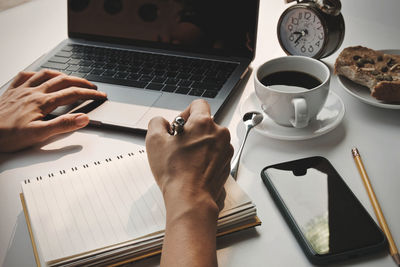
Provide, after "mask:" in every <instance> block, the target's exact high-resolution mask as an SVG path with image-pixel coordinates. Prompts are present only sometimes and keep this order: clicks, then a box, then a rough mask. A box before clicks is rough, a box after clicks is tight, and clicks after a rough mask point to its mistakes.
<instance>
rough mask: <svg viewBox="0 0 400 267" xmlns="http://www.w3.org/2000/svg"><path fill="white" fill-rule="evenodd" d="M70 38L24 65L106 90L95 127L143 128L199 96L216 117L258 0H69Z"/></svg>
mask: <svg viewBox="0 0 400 267" xmlns="http://www.w3.org/2000/svg"><path fill="white" fill-rule="evenodd" d="M67 5H68V37H69V38H68V39H66V40H64V41H63V42H62V43H60V44H59V45H58V46H57V47H56V48H54V49H53V50H52V51H51V52H49V53H48V54H47V55H46V56H45V57H44V58H42V59H39V60H38V61H37V62H35V63H34V64H33V65H31V66H30V67H29V69H30V70H35V71H38V70H40V69H43V68H47V69H53V70H58V71H61V72H63V73H66V74H68V75H73V76H78V77H82V78H85V79H88V80H89V81H92V82H93V83H95V84H96V85H97V86H98V90H100V91H103V92H106V93H107V94H108V100H107V101H105V102H103V103H91V101H86V102H84V103H79V105H78V106H77V105H74V106H72V107H62V108H59V109H57V110H56V111H55V114H56V115H57V114H61V113H65V112H76V111H77V110H78V111H82V110H85V111H86V112H87V113H88V115H89V117H90V123H91V124H92V125H100V126H109V127H123V128H129V129H134V130H146V129H147V125H148V122H149V121H150V119H151V118H153V117H155V116H162V117H164V118H166V119H167V120H169V121H172V120H173V118H175V117H176V116H177V115H178V114H179V113H180V112H181V111H182V110H184V109H185V108H186V107H187V106H188V105H189V104H190V103H191V102H192V101H193V100H195V99H197V98H203V99H205V100H206V101H207V102H208V103H209V104H210V107H211V113H212V115H213V116H216V115H217V113H218V112H219V111H220V110H221V108H222V107H223V105H224V103H226V101H227V99H228V97H229V96H230V95H231V94H232V92H233V91H234V90H235V87H236V86H237V85H238V83H239V82H240V80H241V79H242V78H243V77H244V76H245V74H246V72H247V70H248V66H249V64H250V63H251V61H252V60H253V58H254V55H255V45H256V44H255V41H256V32H257V23H258V6H259V0H238V1H231V0H219V1H215V0H68V2H67Z"/></svg>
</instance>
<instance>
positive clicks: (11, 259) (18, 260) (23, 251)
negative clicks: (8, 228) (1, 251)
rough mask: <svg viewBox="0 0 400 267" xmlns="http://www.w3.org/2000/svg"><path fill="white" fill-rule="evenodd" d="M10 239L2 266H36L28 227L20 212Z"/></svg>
mask: <svg viewBox="0 0 400 267" xmlns="http://www.w3.org/2000/svg"><path fill="white" fill-rule="evenodd" d="M11 238H12V239H11V240H10V241H9V244H8V248H7V253H6V255H5V257H4V262H3V263H2V266H7V267H14V266H15V267H20V266H36V262H35V257H34V255H33V249H32V244H31V240H30V238H29V232H28V227H27V225H26V221H25V216H24V213H23V212H21V213H20V214H19V215H18V217H17V221H16V223H15V226H14V229H13V235H12V237H11Z"/></svg>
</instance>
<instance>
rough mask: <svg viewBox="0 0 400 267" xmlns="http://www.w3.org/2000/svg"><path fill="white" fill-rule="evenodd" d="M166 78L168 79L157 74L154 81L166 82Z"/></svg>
mask: <svg viewBox="0 0 400 267" xmlns="http://www.w3.org/2000/svg"><path fill="white" fill-rule="evenodd" d="M165 80H167V78H164V77H159V76H156V77H154V79H153V82H154V83H164V82H165Z"/></svg>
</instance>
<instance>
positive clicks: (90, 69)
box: [79, 67, 92, 73]
mask: <svg viewBox="0 0 400 267" xmlns="http://www.w3.org/2000/svg"><path fill="white" fill-rule="evenodd" d="M91 71H92V68H90V67H80V68H79V72H81V73H89V72H91Z"/></svg>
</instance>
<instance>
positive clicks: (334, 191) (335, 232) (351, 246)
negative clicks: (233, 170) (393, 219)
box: [261, 157, 387, 264]
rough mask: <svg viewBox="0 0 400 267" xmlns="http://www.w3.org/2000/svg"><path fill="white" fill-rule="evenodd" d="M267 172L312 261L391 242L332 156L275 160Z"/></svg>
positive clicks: (271, 187)
mask: <svg viewBox="0 0 400 267" xmlns="http://www.w3.org/2000/svg"><path fill="white" fill-rule="evenodd" d="M261 177H262V179H263V181H264V184H265V185H266V186H267V188H268V191H269V192H270V194H271V195H272V197H273V199H274V201H275V203H276V205H277V206H278V208H279V210H280V211H281V213H282V215H283V216H284V218H285V220H286V222H287V224H288V225H289V227H290V229H291V230H292V232H293V234H294V235H295V236H296V239H297V241H298V242H299V243H300V246H301V248H302V249H303V251H304V252H305V254H306V256H307V258H308V259H309V260H310V261H311V262H312V263H314V264H326V263H333V262H337V261H341V260H345V259H349V258H354V257H357V256H361V255H364V254H370V253H374V252H379V251H382V250H384V249H386V248H387V240H386V237H385V235H384V234H383V232H382V231H381V229H380V228H379V227H378V225H377V224H376V223H375V221H374V220H373V219H372V217H371V216H370V215H369V213H368V212H367V211H366V210H365V208H364V207H363V206H362V205H361V203H360V201H359V200H358V199H357V198H356V196H355V195H354V194H353V192H352V191H351V190H350V188H349V187H348V186H347V185H346V183H345V182H344V181H343V179H342V178H341V177H340V175H339V173H338V172H337V171H336V170H335V168H334V167H333V166H332V164H331V163H330V162H329V161H328V160H327V159H325V158H323V157H310V158H304V159H299V160H294V161H289V162H284V163H280V164H275V165H272V166H268V167H265V168H264V169H263V170H262V171H261Z"/></svg>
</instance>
